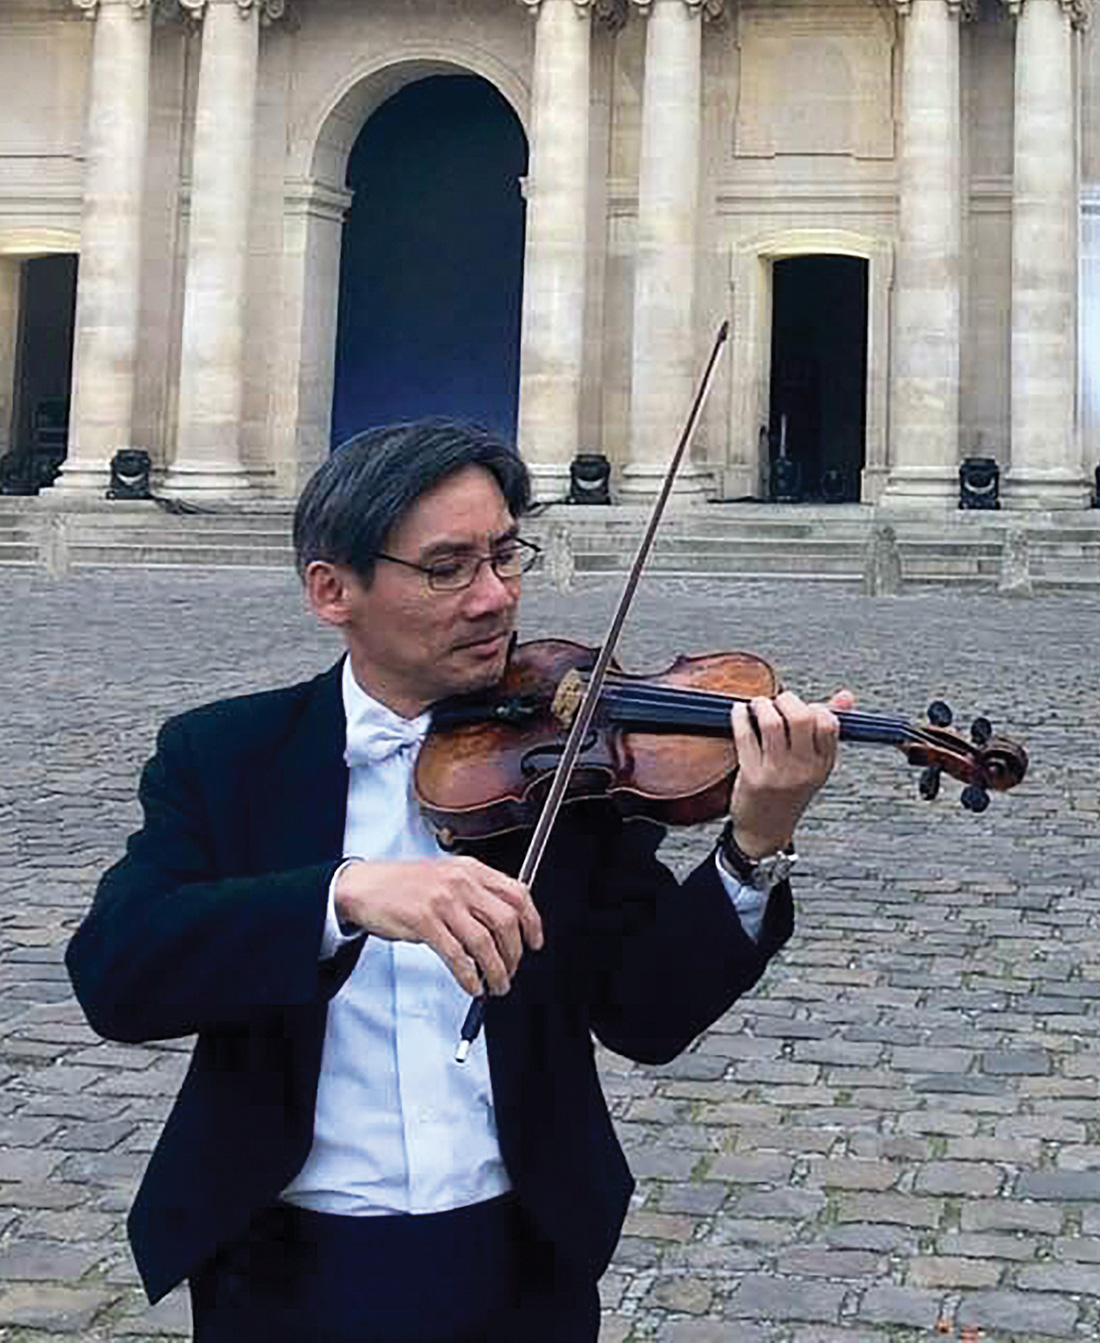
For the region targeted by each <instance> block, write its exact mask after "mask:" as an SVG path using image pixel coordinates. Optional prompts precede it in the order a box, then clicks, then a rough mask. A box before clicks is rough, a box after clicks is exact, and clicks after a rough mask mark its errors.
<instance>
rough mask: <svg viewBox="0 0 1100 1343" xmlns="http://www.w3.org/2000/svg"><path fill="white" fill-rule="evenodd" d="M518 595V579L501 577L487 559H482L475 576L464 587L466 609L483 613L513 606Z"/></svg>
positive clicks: (475, 612) (473, 612) (474, 612)
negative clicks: (465, 587) (466, 586)
mask: <svg viewBox="0 0 1100 1343" xmlns="http://www.w3.org/2000/svg"><path fill="white" fill-rule="evenodd" d="M518 597H519V581H518V580H517V579H515V578H501V577H500V575H499V574H498V573H497V572H496V570H495V569H494V568H493V566H492V565H491V564H490V563H489V562H488V560H482V562H481V567H480V568H479V569H478V571H477V577H476V578H475V579H474V581H473V582H472V583H471V584H470V586H469V587H468V588H467V589H466V605H467V611H468V612H470V613H472V614H483V613H486V612H492V611H504V610H507V609H508V607H510V606H514V605H515V603H516V601H517V599H518Z"/></svg>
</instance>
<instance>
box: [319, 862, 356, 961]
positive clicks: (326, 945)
mask: <svg viewBox="0 0 1100 1343" xmlns="http://www.w3.org/2000/svg"><path fill="white" fill-rule="evenodd" d="M362 861H363V860H362V859H361V858H355V857H351V858H345V859H344V861H343V862H342V863H341V864H340V866H339V867H338V868H337V869H336V871H335V872H334V873H333V874H332V880H331V881H330V882H329V884H328V909H327V910H326V911H325V930H324V932H323V933H322V934H321V960H323V961H327V960H328V959H329V958H330V957H331V956H335V955H336V953H337V952H338V951H339V950H340V948H341V947H346V946H347V945H348V943H349V942H357V941H358V940H359V938H361V937H364V936H365V935H366V933H365V930H364V929H362V928H360V929H359V930H358V931H357V932H354V933H345V932H344V931H343V929H342V928H341V927H340V920H339V919H338V918H337V916H336V882H337V881H338V880H339V877H340V873H341V872H343V870H344V868H346V867H350V866H351V865H352V863H359V862H362Z"/></svg>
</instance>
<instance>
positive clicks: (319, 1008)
mask: <svg viewBox="0 0 1100 1343" xmlns="http://www.w3.org/2000/svg"><path fill="white" fill-rule="evenodd" d="M344 735H345V725H344V712H343V704H342V699H341V690H340V673H339V665H337V667H335V668H333V669H332V670H330V671H328V672H326V673H325V674H323V675H321V676H318V677H317V678H315V679H314V680H312V681H308V682H304V683H302V684H300V685H296V686H292V687H289V688H287V689H283V690H276V691H271V692H267V693H264V694H259V695H252V696H247V697H244V698H240V699H233V700H224V701H221V702H219V703H216V704H212V705H209V706H207V707H205V708H202V709H197V710H194V711H192V712H190V713H186V714H183V715H181V716H180V717H178V718H174V719H172V720H171V721H169V722H168V723H167V724H165V726H164V727H163V729H162V730H161V733H160V735H159V738H158V741H157V749H156V753H155V755H154V756H153V758H152V760H150V762H149V763H148V764H147V765H146V767H145V770H144V772H143V775H142V780H141V788H140V798H141V803H142V806H143V809H144V824H143V826H142V828H141V830H139V831H138V832H137V833H136V834H135V835H133V836H131V838H130V840H129V842H128V845H127V851H126V855H125V857H124V858H123V859H122V860H121V861H120V862H119V863H118V864H116V865H115V866H114V867H113V868H111V869H110V871H108V872H107V873H106V875H105V876H104V877H103V879H102V881H101V882H100V885H99V888H98V890H97V892H96V896H95V900H94V902H93V904H92V907H91V909H90V911H89V912H88V915H87V917H86V918H85V920H84V922H83V923H82V925H81V926H80V928H79V929H78V930H77V932H76V934H75V935H74V937H73V938H72V941H71V943H70V945H69V947H68V951H67V956H66V960H67V964H68V968H69V973H70V975H71V977H72V982H73V985H74V988H75V990H76V994H77V997H78V998H79V1000H80V1002H81V1004H82V1006H83V1008H84V1011H85V1012H86V1014H87V1016H88V1020H89V1021H90V1022H91V1024H92V1026H93V1027H94V1028H95V1029H96V1030H97V1031H98V1032H99V1033H100V1034H101V1035H104V1036H108V1037H110V1038H111V1039H115V1040H122V1041H132V1042H137V1041H148V1040H158V1039H168V1038H172V1037H178V1036H186V1035H191V1034H196V1035H197V1037H198V1039H197V1043H196V1046H195V1050H194V1054H193V1056H192V1059H191V1064H190V1068H189V1071H188V1073H187V1076H186V1079H185V1081H184V1083H183V1086H182V1088H181V1090H180V1094H179V1097H178V1098H177V1101H176V1104H175V1107H174V1108H173V1110H172V1112H171V1114H170V1116H169V1118H168V1121H167V1123H166V1125H165V1128H164V1132H163V1134H162V1136H161V1139H160V1142H159V1144H158V1145H157V1148H156V1150H155V1151H154V1153H153V1155H152V1158H151V1159H150V1163H149V1167H148V1170H147V1171H146V1174H145V1178H144V1181H143V1182H142V1185H141V1188H140V1190H139V1192H138V1195H137V1199H136V1201H135V1204H134V1207H133V1209H132V1211H131V1214H130V1220H129V1230H130V1237H131V1241H132V1244H133V1248H134V1254H135V1257H136V1259H137V1263H138V1267H139V1269H140V1271H141V1274H142V1278H143V1280H144V1283H145V1286H146V1289H147V1291H148V1293H149V1296H150V1298H151V1299H152V1300H154V1301H155V1300H157V1299H158V1298H159V1297H161V1296H163V1295H164V1294H165V1293H166V1292H167V1291H169V1290H170V1289H171V1288H172V1287H173V1286H174V1285H175V1284H176V1283H178V1282H179V1281H181V1280H182V1279H183V1278H185V1277H188V1276H189V1275H190V1274H192V1273H193V1272H194V1271H195V1270H196V1269H197V1268H198V1267H199V1266H200V1265H201V1264H202V1263H203V1262H204V1261H205V1260H206V1259H207V1258H208V1257H209V1256H210V1255H211V1254H212V1253H213V1252H214V1250H215V1249H216V1247H217V1246H218V1245H219V1244H220V1243H223V1242H226V1241H230V1240H233V1239H235V1238H237V1237H238V1236H239V1235H241V1234H242V1233H243V1232H244V1230H245V1229H246V1227H247V1226H248V1224H249V1222H250V1220H251V1218H252V1216H253V1215H254V1214H255V1213H256V1212H257V1211H258V1210H259V1209H261V1208H265V1207H268V1206H270V1205H271V1204H272V1203H273V1202H274V1201H275V1200H276V1199H277V1198H278V1196H279V1193H280V1191H281V1190H282V1189H283V1188H284V1187H285V1186H286V1185H287V1184H288V1183H289V1181H290V1180H291V1178H292V1177H293V1176H294V1175H295V1174H296V1173H297V1171H298V1170H299V1169H300V1168H301V1165H302V1163H303V1162H304V1160H305V1158H306V1155H307V1153H308V1151H309V1148H310V1144H311V1142H312V1135H313V1115H314V1105H315V1100H316V1092H317V1079H318V1074H319V1070H320V1063H321V1046H322V1042H323V1039H324V1032H325V1014H326V1011H327V1004H328V1001H329V999H330V998H331V997H332V996H333V994H334V993H335V992H336V991H337V990H338V989H339V987H340V985H341V983H342V982H343V980H344V979H345V978H346V977H347V975H348V973H349V972H350V970H351V968H352V967H353V965H354V964H355V960H356V957H357V956H358V953H359V948H360V946H361V945H362V944H361V943H356V944H355V945H354V946H351V947H349V948H345V949H344V950H343V951H341V952H340V953H338V954H337V956H335V957H333V958H332V959H330V960H327V961H322V960H321V959H320V944H321V934H322V929H323V926H324V919H325V911H326V905H327V893H328V886H329V882H330V880H331V878H332V874H333V872H334V871H335V869H336V867H337V865H338V863H339V861H340V859H341V846H342V842H343V831H344V820H345V809H346V799H347V783H348V773H347V767H346V766H345V764H344V759H343V750H344ZM661 833H662V832H661V830H660V829H659V828H658V827H656V826H653V825H651V824H649V823H648V822H646V821H632V822H629V823H623V822H621V821H620V819H619V818H618V816H617V815H616V814H615V813H614V812H613V811H612V809H611V808H610V807H609V806H608V805H606V804H604V803H583V804H573V805H571V806H570V807H568V808H567V809H566V810H565V812H563V814H562V816H561V817H560V818H559V823H558V827H557V829H556V831H555V833H554V836H553V839H552V841H551V844H550V846H549V849H548V851H547V854H546V857H545V859H544V861H543V865H542V870H541V873H540V876H539V879H538V881H537V882H536V886H535V891H534V894H535V898H536V902H537V903H538V905H539V909H540V912H541V914H542V918H543V923H544V928H545V932H546V945H545V947H544V948H543V950H542V951H540V952H537V953H532V952H528V953H527V954H526V955H525V957H524V959H523V962H522V964H521V966H520V970H519V973H518V974H517V975H516V977H515V979H514V981H513V986H512V989H511V991H510V992H509V994H508V995H507V996H506V997H504V998H499V999H490V1001H489V1005H488V1010H487V1015H486V1022H485V1031H486V1041H487V1047H488V1050H489V1064H490V1071H491V1075H492V1081H493V1092H494V1103H495V1106H496V1112H497V1123H498V1130H499V1137H500V1144H501V1152H502V1155H503V1158H504V1162H505V1165H506V1167H507V1169H508V1172H509V1175H510V1177H511V1179H512V1182H513V1185H514V1186H515V1190H516V1193H517V1196H518V1199H519V1202H520V1206H521V1209H522V1210H523V1213H524V1215H525V1217H526V1218H527V1220H528V1223H529V1226H530V1228H531V1230H532V1233H533V1234H534V1235H535V1236H536V1237H537V1238H538V1240H539V1241H541V1242H542V1243H545V1244H546V1245H547V1247H548V1252H552V1253H555V1254H557V1255H560V1258H561V1263H562V1267H563V1270H569V1271H574V1270H575V1271H577V1272H580V1273H583V1274H586V1275H588V1276H589V1277H590V1278H591V1277H595V1276H598V1275H599V1274H600V1273H602V1272H603V1270H604V1268H605V1267H606V1266H607V1263H608V1260H609V1259H610V1257H611V1254H612V1251H613V1249H614V1247H615V1243H616V1240H617V1238H618V1235H619V1232H620V1229H621V1227H622V1221H623V1217H624V1215H625V1212H626V1207H627V1203H628V1200H629V1197H630V1193H631V1190H632V1187H633V1185H632V1180H631V1177H630V1173H629V1171H628V1169H627V1166H626V1162H625V1160H624V1157H623V1154H622V1151H621V1149H620V1147H619V1144H618V1142H617V1140H616V1137H615V1134H614V1132H613V1130H612V1126H611V1122H610V1119H609V1116H608V1113H607V1108H606V1105H605V1103H604V1098H603V1095H602V1093H601V1090H600V1086H599V1081H598V1078H597V1074H596V1069H595V1065H594V1058H593V1046H592V1034H593V1033H594V1034H595V1035H596V1036H597V1037H598V1038H599V1039H600V1040H601V1041H603V1042H604V1043H605V1044H606V1045H607V1046H608V1047H609V1048H611V1049H613V1050H616V1051H618V1052H619V1053H622V1054H624V1055H626V1056H628V1057H629V1058H632V1059H637V1060H640V1061H644V1062H662V1061H666V1060H668V1059H670V1058H672V1057H673V1056H675V1055H676V1054H677V1053H678V1052H679V1051H680V1050H682V1049H683V1048H684V1047H685V1046H686V1045H687V1044H688V1043H689V1042H690V1041H691V1040H692V1039H693V1038H694V1037H695V1036H696V1035H697V1034H698V1033H699V1032H700V1031H702V1030H704V1029H705V1028H706V1027H707V1026H708V1025H709V1024H710V1023H711V1022H713V1021H714V1020H715V1019H716V1018H717V1017H718V1016H719V1015H720V1014H721V1013H722V1012H724V1011H725V1010H726V1008H727V1007H728V1006H729V1005H730V1003H731V1002H733V1000H734V999H735V998H736V997H737V996H738V994H740V993H742V992H744V991H745V990H746V989H748V988H749V987H750V986H751V985H752V984H753V983H755V981H756V980H757V979H758V978H759V976H760V974H761V973H762V972H763V969H764V967H765V965H766V963H767V961H768V958H769V957H770V956H771V955H772V953H773V952H775V951H776V950H777V948H778V947H780V946H781V945H782V944H783V942H784V941H785V940H786V939H787V937H788V936H789V935H790V931H791V926H792V918H793V916H792V906H791V899H790V892H789V890H787V889H786V888H780V889H779V890H777V891H776V892H773V894H772V897H771V899H770V901H769V907H768V913H767V917H766V920H765V925H764V929H763V932H762V935H761V937H760V940H759V943H754V942H752V941H751V940H750V939H749V938H748V937H747V936H746V935H745V933H744V931H743V930H742V928H741V925H740V922H739V920H738V919H737V916H736V914H735V913H734V911H733V909H732V906H731V904H730V901H729V898H728V896H727V895H726V892H725V890H724V888H723V886H722V884H721V881H720V880H719V878H718V876H717V873H716V872H715V870H714V864H713V861H712V860H708V861H706V862H704V863H703V864H702V865H701V866H700V867H699V869H697V870H696V871H695V872H694V873H693V874H692V875H691V876H690V877H689V878H688V879H687V880H686V881H685V882H684V883H683V884H682V885H681V884H678V883H677V881H676V880H675V879H674V878H673V876H672V875H671V873H670V872H669V871H668V870H667V869H666V868H665V867H664V866H663V865H662V864H661V863H660V862H659V861H658V860H657V859H656V857H655V850H656V847H657V844H658V843H659V842H660V838H661ZM522 850H523V843H522V838H521V837H512V838H509V837H505V838H503V839H498V840H495V841H492V842H489V843H486V844H485V845H484V846H482V847H479V848H477V849H472V850H470V851H471V852H475V853H476V854H477V856H479V857H481V858H483V859H484V860H485V861H487V862H491V863H493V864H494V865H495V866H497V867H499V868H501V869H502V870H506V871H511V872H513V873H514V872H515V871H516V870H517V869H518V866H519V863H520V861H521V858H522ZM460 1024H461V1023H459V1022H457V1021H456V1022H455V1029H456V1031H457V1029H458V1026H459V1025H460ZM364 1063H365V1066H367V1067H369V1066H370V1060H369V1059H367V1060H365V1061H364Z"/></svg>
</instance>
